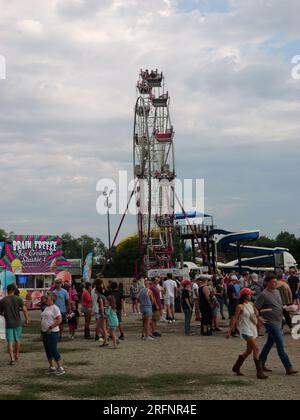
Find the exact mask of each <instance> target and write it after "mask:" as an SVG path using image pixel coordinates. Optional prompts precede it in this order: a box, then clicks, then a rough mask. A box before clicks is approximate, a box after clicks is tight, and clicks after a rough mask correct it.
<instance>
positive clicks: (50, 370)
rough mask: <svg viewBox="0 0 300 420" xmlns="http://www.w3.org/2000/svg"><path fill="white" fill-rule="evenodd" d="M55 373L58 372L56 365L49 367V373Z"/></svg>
mask: <svg viewBox="0 0 300 420" xmlns="http://www.w3.org/2000/svg"><path fill="white" fill-rule="evenodd" d="M54 374H56V368H55V367H49V369H48V375H54Z"/></svg>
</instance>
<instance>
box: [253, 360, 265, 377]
mask: <svg viewBox="0 0 300 420" xmlns="http://www.w3.org/2000/svg"><path fill="white" fill-rule="evenodd" d="M254 363H255V366H256V372H257V379H268V377H267V376H266V375H265V374H264V372H263V368H262V364H261V362H260V361H259V360H258V359H254Z"/></svg>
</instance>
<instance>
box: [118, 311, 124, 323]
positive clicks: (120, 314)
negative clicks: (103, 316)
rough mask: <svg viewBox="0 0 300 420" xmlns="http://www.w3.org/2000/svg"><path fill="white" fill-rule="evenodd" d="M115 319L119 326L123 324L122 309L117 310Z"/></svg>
mask: <svg viewBox="0 0 300 420" xmlns="http://www.w3.org/2000/svg"><path fill="white" fill-rule="evenodd" d="M117 317H118V321H119V324H121V322H123V319H122V309H119V310H117Z"/></svg>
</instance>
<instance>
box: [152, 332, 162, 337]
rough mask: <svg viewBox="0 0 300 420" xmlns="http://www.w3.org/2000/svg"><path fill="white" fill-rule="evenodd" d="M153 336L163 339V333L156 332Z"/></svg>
mask: <svg viewBox="0 0 300 420" xmlns="http://www.w3.org/2000/svg"><path fill="white" fill-rule="evenodd" d="M152 335H153V337H161V333H160V332H158V331H155V332H154V333H153V334H152Z"/></svg>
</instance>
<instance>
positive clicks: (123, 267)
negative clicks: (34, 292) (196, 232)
mask: <svg viewBox="0 0 300 420" xmlns="http://www.w3.org/2000/svg"><path fill="white" fill-rule="evenodd" d="M11 234H13V232H10V233H9V234H7V233H6V232H5V231H4V230H1V229H0V241H3V240H5V239H7V238H8V237H9V236H10V235H11ZM61 237H62V240H63V250H64V255H65V258H67V259H83V260H85V258H86V256H87V254H88V253H89V252H93V254H94V257H95V261H96V262H97V263H98V264H100V265H101V264H103V261H104V260H105V257H106V256H107V251H108V250H107V248H106V247H105V245H104V243H103V241H102V240H101V239H100V238H92V237H90V236H88V235H82V236H80V237H75V236H73V235H72V234H71V233H64V234H62V235H61ZM175 239H176V238H175ZM250 245H253V246H261V247H269V248H275V247H282V248H288V249H289V251H290V253H291V254H292V255H293V256H294V257H295V259H296V261H297V262H298V264H300V237H298V238H297V237H296V235H295V234H293V233H289V232H281V233H280V234H278V235H277V236H276V238H269V237H267V236H262V237H260V238H259V239H258V240H257V241H253V242H251V243H250ZM175 251H176V252H175V254H176V255H175V256H176V258H179V255H180V254H181V253H182V254H183V258H184V260H185V261H189V260H191V258H192V255H191V253H187V252H185V251H184V246H183V244H182V243H180V241H178V240H177V241H176V240H175ZM139 257H140V252H139V245H138V237H137V235H136V236H133V237H131V238H129V239H128V240H127V241H124V242H123V243H122V246H120V247H118V246H117V247H116V248H114V249H113V250H112V255H111V258H110V263H109V264H107V266H106V271H105V273H104V274H105V275H107V276H112V277H122V276H125V277H130V276H133V275H134V274H135V273H136V272H138V271H139ZM226 257H227V259H228V260H229V261H230V259H235V258H236V256H234V255H233V254H230V253H228V254H227V255H226Z"/></svg>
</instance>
